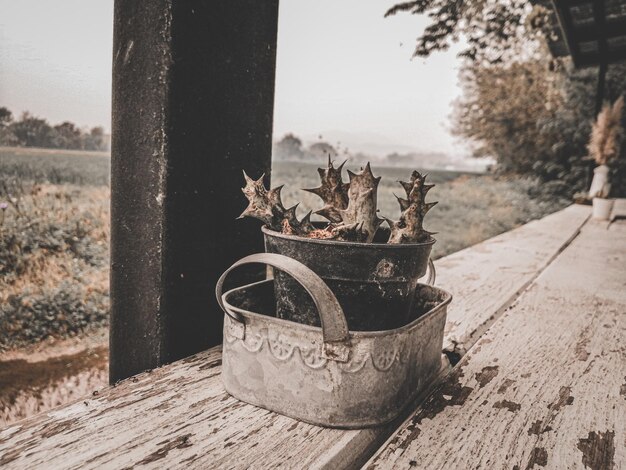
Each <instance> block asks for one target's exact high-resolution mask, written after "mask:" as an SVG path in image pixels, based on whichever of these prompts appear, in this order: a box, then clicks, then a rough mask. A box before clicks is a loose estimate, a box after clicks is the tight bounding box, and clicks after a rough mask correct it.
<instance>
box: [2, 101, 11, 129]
mask: <svg viewBox="0 0 626 470" xmlns="http://www.w3.org/2000/svg"><path fill="white" fill-rule="evenodd" d="M11 121H13V113H12V112H11V111H9V109H8V108H5V107H4V106H2V107H0V129H3V128H5V127H7V126H8V125H9V124H11Z"/></svg>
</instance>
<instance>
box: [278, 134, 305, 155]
mask: <svg viewBox="0 0 626 470" xmlns="http://www.w3.org/2000/svg"><path fill="white" fill-rule="evenodd" d="M273 153H274V157H275V158H277V159H278V160H288V159H290V158H302V156H303V152H302V141H301V140H300V139H299V138H298V137H296V136H295V135H293V134H291V133H289V134H287V135H285V136H284V137H283V138H282V139H281V140H280V141H278V142H276V144H275V145H274V152H273Z"/></svg>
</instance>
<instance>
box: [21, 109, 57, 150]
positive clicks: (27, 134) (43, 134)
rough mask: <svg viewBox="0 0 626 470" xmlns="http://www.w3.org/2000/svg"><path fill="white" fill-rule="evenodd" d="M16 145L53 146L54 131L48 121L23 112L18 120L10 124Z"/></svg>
mask: <svg viewBox="0 0 626 470" xmlns="http://www.w3.org/2000/svg"><path fill="white" fill-rule="evenodd" d="M10 129H11V131H12V132H13V134H14V135H15V137H16V138H17V142H18V145H23V146H25V147H53V146H54V137H55V132H54V129H53V128H52V127H50V124H48V121H46V120H45V119H40V118H38V117H34V116H32V115H31V114H30V113H28V112H24V113H23V114H22V117H21V118H20V120H19V121H15V122H13V123H12V124H11V125H10Z"/></svg>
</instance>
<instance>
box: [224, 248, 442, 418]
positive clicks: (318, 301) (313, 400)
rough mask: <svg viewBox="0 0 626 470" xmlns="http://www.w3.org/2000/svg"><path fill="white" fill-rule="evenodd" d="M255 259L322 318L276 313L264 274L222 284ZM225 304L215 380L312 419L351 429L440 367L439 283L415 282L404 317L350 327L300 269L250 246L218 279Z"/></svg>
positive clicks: (396, 409) (242, 396) (403, 401)
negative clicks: (316, 323)
mask: <svg viewBox="0 0 626 470" xmlns="http://www.w3.org/2000/svg"><path fill="white" fill-rule="evenodd" d="M249 263H264V264H269V265H270V266H273V267H275V268H278V269H280V270H281V271H282V272H283V273H287V274H288V275H290V276H293V278H294V279H296V280H297V282H300V283H301V284H302V286H303V289H304V290H305V291H306V292H308V294H309V295H310V296H311V297H312V301H313V303H314V305H315V306H316V308H317V309H318V310H317V312H318V315H319V317H320V318H321V324H322V327H321V328H320V327H313V326H307V325H302V324H301V323H294V322H291V321H287V320H282V319H279V318H275V317H274V316H273V313H274V308H273V305H274V299H273V288H272V285H271V284H272V283H271V281H261V282H258V283H255V284H250V285H247V286H243V287H239V288H236V289H232V290H230V291H228V292H226V293H222V288H223V284H224V280H225V278H226V276H227V275H228V273H229V272H230V271H231V270H233V269H235V268H236V267H238V266H240V265H243V264H249ZM215 291H216V295H217V300H218V302H219V304H220V306H221V307H222V309H223V310H224V312H225V313H226V315H227V316H226V317H225V318H224V343H223V347H222V380H223V383H224V387H225V389H226V391H227V392H228V393H229V394H231V395H232V396H234V397H235V398H237V399H239V400H242V401H245V402H246V403H250V404H253V405H256V406H260V407H263V408H266V409H269V410H272V411H275V412H277V413H281V414H284V415H287V416H291V417H292V418H296V419H299V420H302V421H306V422H308V423H313V424H317V425H321V426H331V427H342V428H360V427H367V426H376V425H380V424H383V423H386V422H389V421H391V420H392V419H394V418H396V417H397V416H398V415H399V414H400V412H401V411H402V409H403V408H404V407H406V406H407V405H408V404H409V403H410V402H411V401H412V400H413V399H414V398H415V397H416V396H417V395H418V394H419V393H421V392H422V391H423V390H424V389H425V388H426V387H427V386H428V385H429V384H431V383H432V381H433V380H434V378H435V377H436V375H437V373H438V372H439V370H440V368H441V348H442V342H443V331H444V326H445V322H446V309H447V305H448V304H449V303H450V300H451V299H452V297H451V295H450V294H448V293H447V292H445V291H443V290H441V289H437V288H434V287H430V286H425V285H423V284H420V285H419V286H418V287H417V289H416V301H415V302H414V306H413V309H412V311H411V314H410V315H409V316H408V318H407V323H405V324H404V325H401V326H400V327H399V328H395V329H391V330H386V331H349V330H348V324H347V322H346V318H345V316H344V313H343V311H342V309H341V306H340V305H339V302H338V301H337V299H336V298H335V296H334V295H333V293H332V291H331V290H330V289H329V288H328V286H326V284H324V282H323V281H322V280H321V279H320V278H319V277H318V276H317V275H316V274H315V273H314V272H313V271H311V270H310V269H309V268H307V267H306V266H304V265H303V264H302V263H299V262H298V261H296V260H293V259H290V258H287V257H286V256H281V255H277V254H270V253H259V254H255V255H250V256H247V257H246V258H243V259H241V260H240V261H238V262H236V263H235V264H233V265H232V266H231V267H230V268H229V269H228V270H227V271H226V272H225V273H224V274H223V275H222V276H221V278H220V279H219V281H218V283H217V286H216V289H215Z"/></svg>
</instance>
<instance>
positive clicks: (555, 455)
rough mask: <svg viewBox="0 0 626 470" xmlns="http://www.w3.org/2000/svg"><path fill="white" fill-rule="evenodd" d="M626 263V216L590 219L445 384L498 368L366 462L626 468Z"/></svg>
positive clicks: (466, 382) (467, 383) (468, 383)
mask: <svg viewBox="0 0 626 470" xmlns="http://www.w3.org/2000/svg"><path fill="white" fill-rule="evenodd" d="M624 266H626V224H624V223H621V222H616V223H614V224H613V225H612V226H611V227H610V228H609V230H607V229H606V226H601V225H599V224H596V223H593V222H589V223H587V224H586V225H585V226H584V227H583V230H582V232H581V234H580V235H579V236H578V237H577V238H576V239H575V240H574V241H573V243H572V244H571V246H569V247H568V248H567V249H566V250H564V251H563V252H562V253H561V254H560V255H559V256H558V257H557V258H556V259H555V260H554V262H552V263H551V264H550V266H548V268H547V269H546V270H545V271H544V272H543V273H542V274H541V275H539V277H538V278H537V279H536V280H535V281H534V282H533V283H532V285H531V286H530V287H529V288H528V290H527V291H525V292H524V293H523V294H522V295H521V296H520V298H519V299H518V300H517V301H516V302H515V304H514V305H513V307H512V308H511V309H509V310H508V311H507V312H506V313H505V314H504V315H503V316H502V317H501V318H500V319H499V320H498V321H497V322H496V323H495V324H494V325H493V326H491V328H490V329H489V330H488V331H487V332H486V333H485V336H484V338H488V339H490V340H491V342H484V341H483V339H481V341H480V343H482V344H481V345H480V348H472V349H470V351H469V352H468V354H467V355H466V356H465V357H464V358H463V359H462V360H461V362H460V363H459V364H458V366H457V367H459V366H460V367H461V368H462V371H463V373H462V374H461V375H457V376H454V375H452V376H451V378H450V379H447V380H446V383H447V384H448V386H451V385H454V387H457V388H462V387H473V386H474V385H475V384H476V380H478V379H477V377H478V378H482V377H483V374H484V371H486V370H489V369H486V367H490V366H493V364H494V362H495V360H496V359H498V361H497V365H498V374H497V375H496V376H495V377H493V378H492V379H491V380H489V381H488V382H487V381H486V380H485V382H487V383H485V385H484V386H482V387H476V388H474V390H473V391H472V392H471V393H470V394H469V395H468V396H467V398H466V400H465V401H464V403H463V405H462V406H448V407H445V408H444V409H443V410H440V412H439V413H437V414H436V415H435V416H433V417H432V418H431V419H430V420H428V421H426V420H422V421H421V425H420V426H419V432H415V426H414V423H415V420H416V418H417V417H419V416H420V415H421V414H423V413H424V407H425V406H426V404H427V403H429V401H430V400H432V398H430V397H429V398H428V399H427V400H426V401H425V404H424V405H422V406H421V407H420V408H418V410H417V411H416V412H415V413H414V416H413V417H412V418H409V419H408V420H407V421H406V423H405V424H404V425H403V426H402V427H401V428H400V429H399V430H398V431H397V432H396V433H395V434H394V435H393V436H392V437H391V438H390V439H389V440H388V441H387V443H386V444H385V445H384V446H383V447H382V448H381V449H380V450H379V452H378V453H377V454H376V455H375V456H374V457H373V458H372V459H371V460H370V461H369V462H368V464H367V465H366V468H379V469H388V468H405V467H408V466H409V465H410V464H409V462H411V461H415V462H419V468H425V469H426V468H428V469H430V468H442V469H443V468H518V469H525V468H535V469H537V468H541V467H542V466H545V467H546V468H554V469H565V468H572V469H574V468H581V469H582V468H591V469H594V470H597V469H618V468H626V446H625V445H624V444H623V443H624V442H626V406H624V398H623V396H621V395H620V391H621V388H622V386H623V385H624V376H625V375H626V347H624V346H623V345H624V344H626V315H624V312H625V311H626V289H624V283H625V282H626V279H625V274H624ZM606 324H610V325H613V327H612V328H605V327H604V325H606ZM581 351H584V352H585V353H584V354H581ZM452 377H454V379H452ZM512 383H514V384H515V385H514V386H513V385H512ZM500 390H503V393H498V392H499V391H500ZM495 397H497V398H495ZM490 403H491V404H492V405H491V406H490V405H489V404H490ZM485 405H487V406H485ZM494 443H497V445H494Z"/></svg>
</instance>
